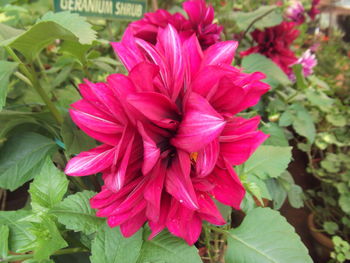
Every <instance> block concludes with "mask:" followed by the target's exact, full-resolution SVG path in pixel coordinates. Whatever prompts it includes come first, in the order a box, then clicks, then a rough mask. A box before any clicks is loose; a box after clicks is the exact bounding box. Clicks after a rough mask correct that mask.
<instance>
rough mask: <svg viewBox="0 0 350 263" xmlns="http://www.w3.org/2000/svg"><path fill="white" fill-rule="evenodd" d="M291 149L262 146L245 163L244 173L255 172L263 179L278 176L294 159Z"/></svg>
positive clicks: (254, 173)
mask: <svg viewBox="0 0 350 263" xmlns="http://www.w3.org/2000/svg"><path fill="white" fill-rule="evenodd" d="M291 150H292V147H280V146H270V145H262V146H260V147H259V148H258V149H257V150H256V151H255V153H254V154H253V155H252V156H251V157H250V158H249V159H248V161H246V162H245V163H244V165H243V167H244V168H243V169H244V174H247V175H249V174H253V175H256V176H257V177H260V178H261V179H266V178H269V177H273V178H276V177H278V176H279V175H280V174H281V173H283V171H284V170H286V169H287V167H288V164H289V162H290V161H291V159H292V153H291Z"/></svg>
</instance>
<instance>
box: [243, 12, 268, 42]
mask: <svg viewBox="0 0 350 263" xmlns="http://www.w3.org/2000/svg"><path fill="white" fill-rule="evenodd" d="M273 11H275V9H271V10H269V11H267V12H266V13H265V14H263V15H261V16H259V17H257V18H255V19H254V20H253V21H252V22H251V23H250V24H249V26H248V27H247V29H246V30H245V31H244V33H243V35H242V39H243V38H244V37H245V36H246V34H247V33H248V32H249V30H250V28H251V27H252V26H253V25H254V24H255V23H256V22H258V21H259V20H260V19H262V18H264V17H265V16H267V15H268V14H270V13H272V12H273Z"/></svg>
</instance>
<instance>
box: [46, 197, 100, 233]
mask: <svg viewBox="0 0 350 263" xmlns="http://www.w3.org/2000/svg"><path fill="white" fill-rule="evenodd" d="M94 194H95V193H94V192H91V191H83V192H79V193H76V194H74V195H70V196H68V197H67V198H66V199H64V200H63V201H62V202H61V203H60V204H58V205H57V206H55V207H54V208H53V209H51V211H50V212H51V213H52V214H54V215H55V216H56V217H57V219H58V221H59V222H60V223H61V224H64V225H65V226H66V228H68V229H71V230H74V231H82V232H84V233H85V234H87V235H89V234H91V233H94V232H96V230H97V229H98V228H99V227H100V226H101V224H102V223H103V222H104V220H103V219H102V218H98V217H96V215H95V210H93V209H92V208H91V206H90V198H91V197H92V196H94Z"/></svg>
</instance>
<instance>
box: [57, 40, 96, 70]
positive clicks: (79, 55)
mask: <svg viewBox="0 0 350 263" xmlns="http://www.w3.org/2000/svg"><path fill="white" fill-rule="evenodd" d="M91 47H92V45H83V44H80V43H77V42H73V41H68V40H66V41H64V42H63V44H62V45H61V47H60V50H59V51H60V52H62V53H68V54H69V55H72V56H73V57H75V58H76V59H77V60H78V61H79V63H80V64H81V65H85V64H86V62H87V60H86V55H87V52H88V50H89V49H90V48H91Z"/></svg>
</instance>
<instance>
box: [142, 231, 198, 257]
mask: <svg viewBox="0 0 350 263" xmlns="http://www.w3.org/2000/svg"><path fill="white" fill-rule="evenodd" d="M149 234H150V231H149V229H148V228H145V230H144V237H143V238H144V243H143V244H142V248H141V251H140V255H139V258H138V259H137V261H136V262H137V263H148V262H163V263H179V262H181V263H200V262H202V260H201V259H200V257H199V255H198V251H197V249H196V248H195V247H194V246H189V245H188V244H186V242H185V241H184V240H182V239H180V238H178V237H175V236H173V235H171V234H170V233H169V232H168V231H162V232H161V233H159V234H158V235H157V236H156V237H155V238H153V239H152V240H148V236H149Z"/></svg>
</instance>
